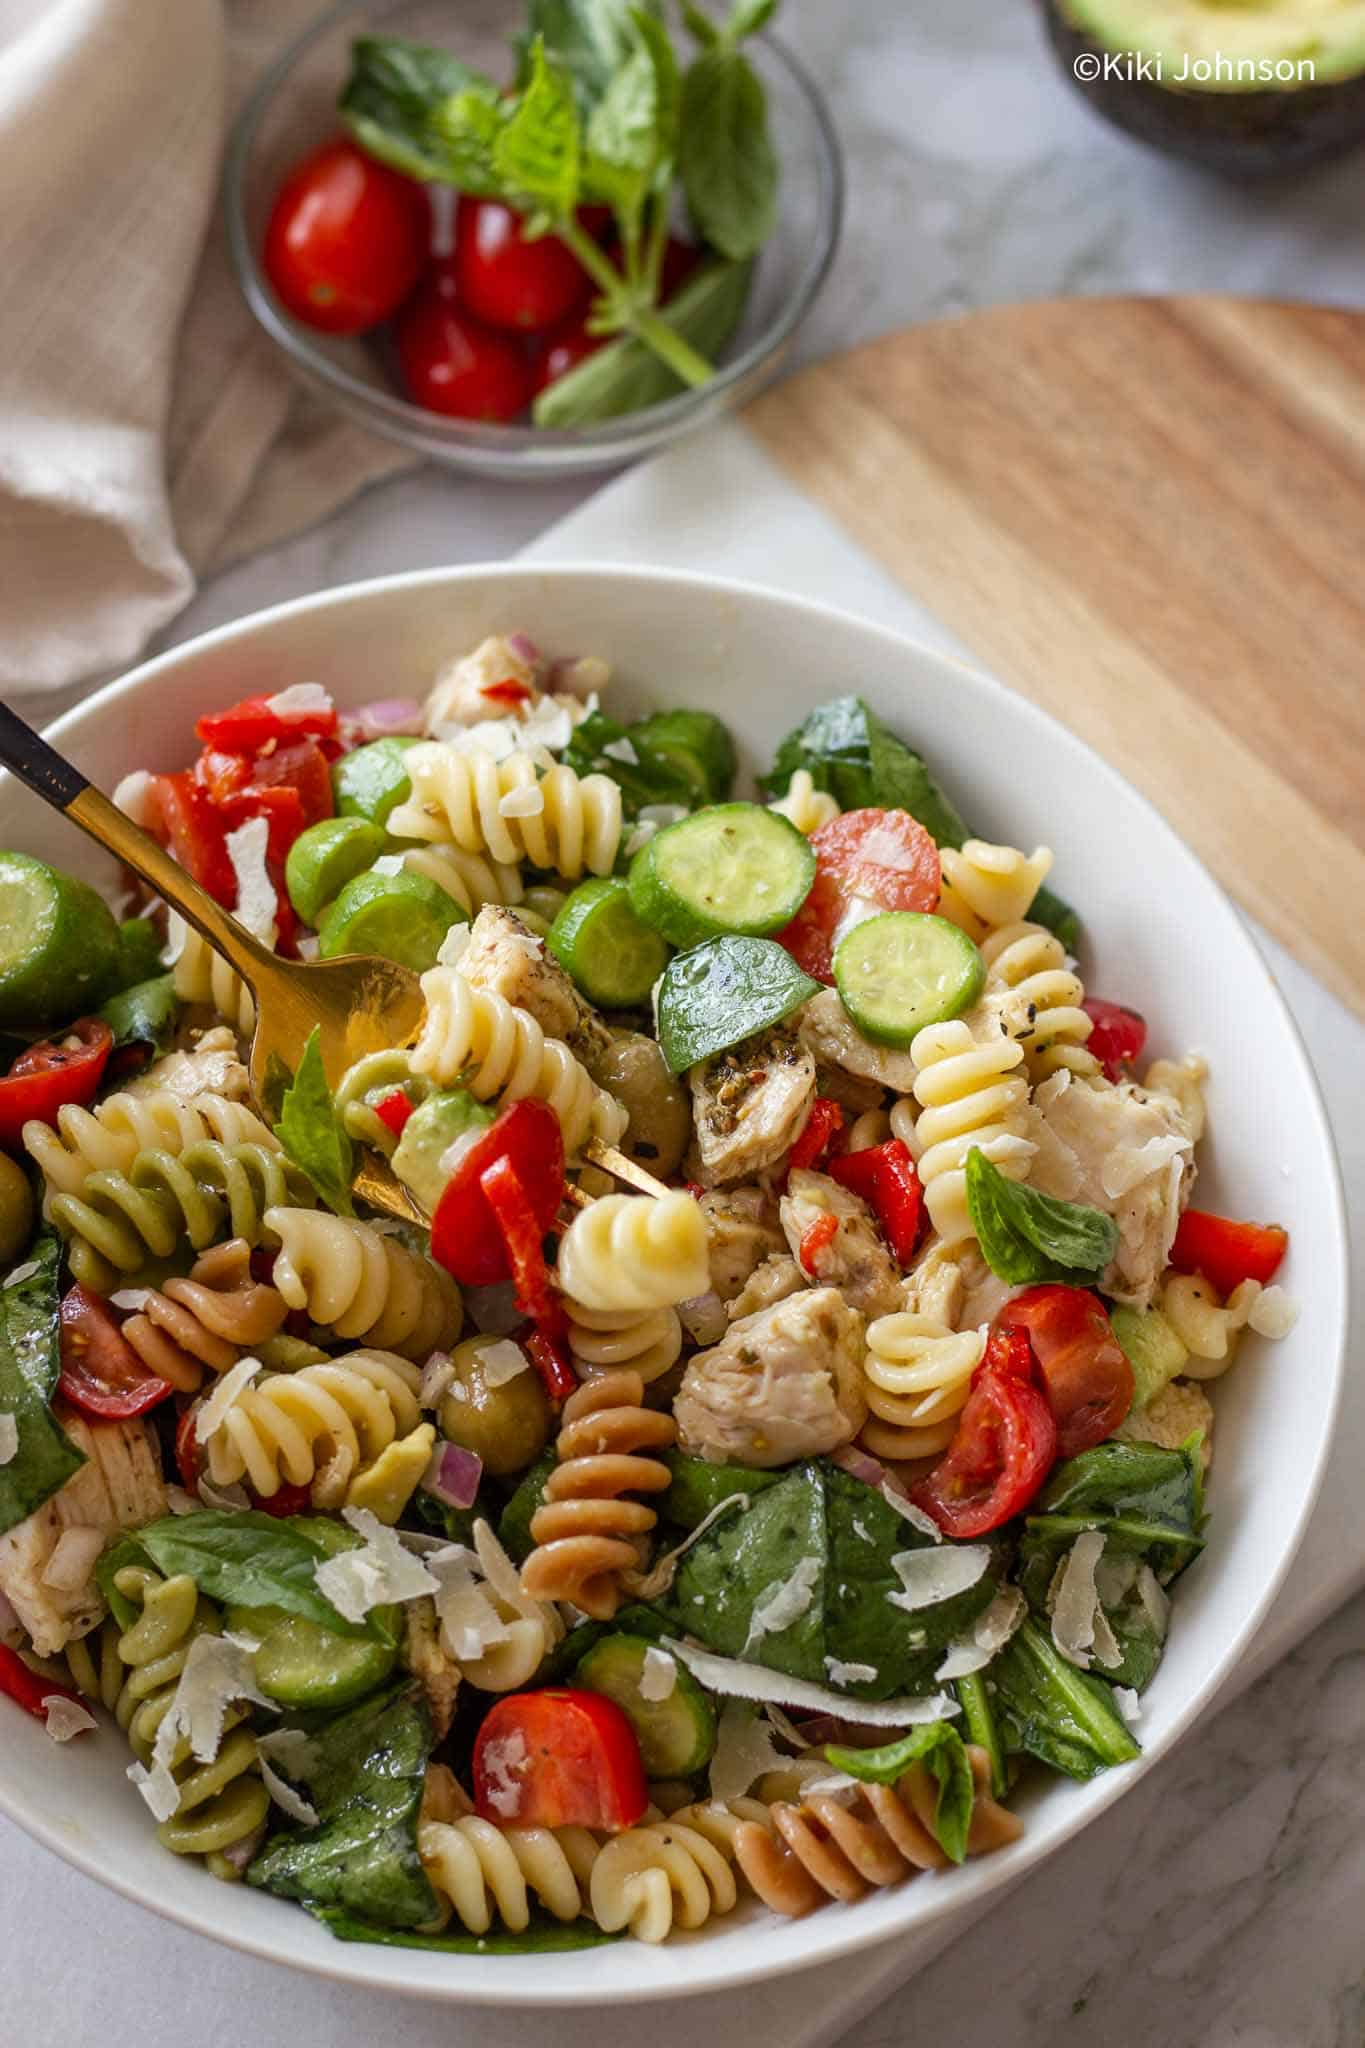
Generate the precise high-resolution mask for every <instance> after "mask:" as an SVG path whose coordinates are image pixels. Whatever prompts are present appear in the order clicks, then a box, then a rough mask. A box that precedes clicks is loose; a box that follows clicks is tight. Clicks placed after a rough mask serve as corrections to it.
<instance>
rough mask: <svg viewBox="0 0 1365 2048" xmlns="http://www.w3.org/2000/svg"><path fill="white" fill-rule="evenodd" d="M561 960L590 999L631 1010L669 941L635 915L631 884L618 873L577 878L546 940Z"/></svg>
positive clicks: (645, 996)
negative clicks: (584, 878)
mask: <svg viewBox="0 0 1365 2048" xmlns="http://www.w3.org/2000/svg"><path fill="white" fill-rule="evenodd" d="M546 944H547V945H548V946H549V948H550V951H551V952H552V953H553V954H554V956H555V959H556V960H557V961H558V962H559V964H560V966H561V967H563V968H565V969H566V970H567V972H568V973H570V974H571V975H572V976H573V978H574V980H575V981H576V982H577V983H578V986H579V987H580V988H581V989H582V991H583V993H584V995H585V996H586V997H587V999H588V1001H589V1002H590V1003H597V1004H598V1005H599V1006H600V1007H601V1008H602V1009H604V1010H633V1009H636V1008H638V1006H639V1005H640V1004H641V1003H647V1002H648V1001H649V992H650V990H651V989H652V988H653V986H654V984H655V982H656V981H657V980H658V979H659V976H660V975H661V974H662V973H663V971H664V969H665V967H667V965H668V950H669V949H668V942H667V941H666V940H665V939H663V938H661V937H660V935H659V933H658V932H656V931H655V930H654V929H653V927H652V926H651V925H647V924H645V923H644V922H643V921H642V920H641V918H640V917H639V916H637V914H636V911H635V907H634V905H633V904H632V902H631V900H630V889H629V887H628V886H627V884H626V883H625V882H624V881H622V880H621V878H620V877H619V876H617V875H604V876H602V877H601V878H600V879H595V880H593V881H591V882H580V883H579V885H578V887H577V888H576V889H575V890H574V892H573V894H572V895H571V896H570V897H569V899H568V901H567V902H566V903H565V904H564V906H563V908H562V909H561V910H560V911H559V914H558V915H557V916H556V918H555V921H554V923H553V924H552V925H551V926H550V934H549V937H548V939H547V940H546Z"/></svg>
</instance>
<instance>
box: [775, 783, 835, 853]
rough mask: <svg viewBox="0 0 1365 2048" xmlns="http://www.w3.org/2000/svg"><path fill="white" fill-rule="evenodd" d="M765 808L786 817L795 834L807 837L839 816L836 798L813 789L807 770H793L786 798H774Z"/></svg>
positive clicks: (823, 791) (824, 790) (813, 785)
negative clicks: (796, 832) (793, 827)
mask: <svg viewBox="0 0 1365 2048" xmlns="http://www.w3.org/2000/svg"><path fill="white" fill-rule="evenodd" d="M768 809H769V810H770V811H779V812H780V813H781V814H782V816H783V817H784V818H790V820H791V822H792V824H793V825H795V827H796V829H797V831H798V832H804V833H805V835H806V837H807V838H809V837H810V835H811V833H812V832H818V831H819V829H820V827H821V826H822V825H828V823H829V821H830V819H831V818H837V817H838V815H839V803H838V799H837V798H836V797H833V796H831V795H830V793H829V791H828V790H827V789H817V788H816V787H815V778H814V777H813V776H812V774H811V772H810V770H809V768H796V769H793V771H792V779H791V781H790V782H789V783H788V784H787V793H786V795H785V796H780V797H776V798H775V799H774V800H773V802H772V803H770V804H769V806H768Z"/></svg>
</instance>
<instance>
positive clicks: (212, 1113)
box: [23, 1091, 279, 1195]
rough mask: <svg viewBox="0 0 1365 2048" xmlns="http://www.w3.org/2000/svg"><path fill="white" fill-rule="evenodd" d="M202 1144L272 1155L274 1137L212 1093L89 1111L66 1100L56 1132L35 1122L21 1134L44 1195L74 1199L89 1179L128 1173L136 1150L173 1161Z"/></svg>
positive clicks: (136, 1098)
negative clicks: (260, 1149) (259, 1149)
mask: <svg viewBox="0 0 1365 2048" xmlns="http://www.w3.org/2000/svg"><path fill="white" fill-rule="evenodd" d="M205 1138H217V1139H219V1140H220V1141H221V1142H222V1143H223V1144H224V1145H264V1146H265V1147H266V1148H267V1150H269V1151H272V1152H276V1151H278V1150H279V1140H278V1139H277V1138H276V1136H275V1133H274V1132H273V1131H272V1130H270V1129H269V1128H268V1126H267V1125H265V1124H263V1123H262V1122H261V1119H260V1118H259V1117H258V1116H257V1115H256V1114H255V1113H254V1112H253V1111H252V1110H249V1109H247V1108H246V1106H245V1105H244V1104H243V1103H240V1102H229V1101H228V1099H227V1097H226V1096H224V1095H214V1094H203V1095H196V1096H195V1098H194V1100H193V1101H192V1102H182V1101H181V1100H180V1099H179V1097H178V1096H175V1095H171V1094H169V1093H167V1092H165V1091H157V1092H154V1093H152V1094H150V1095H134V1094H131V1093H128V1092H122V1093H119V1094H117V1095H107V1096H106V1097H105V1099H104V1101H103V1102H101V1103H98V1104H97V1105H96V1107H95V1108H94V1109H80V1108H78V1107H77V1105H76V1104H75V1103H73V1102H68V1103H66V1104H65V1105H64V1106H63V1107H62V1108H61V1109H59V1110H58V1112H57V1128H56V1129H55V1130H54V1129H53V1128H52V1126H51V1125H50V1124H45V1123H39V1122H37V1121H36V1120H34V1121H32V1122H30V1123H26V1124H25V1125H24V1130H23V1140H24V1149H25V1150H26V1151H27V1152H28V1154H29V1156H30V1158H31V1159H33V1160H34V1162H35V1163H36V1164H37V1166H38V1168H39V1171H40V1172H41V1173H42V1176H43V1179H44V1180H45V1181H46V1183H47V1186H48V1189H49V1191H55V1192H58V1193H61V1194H67V1195H78V1194H80V1192H81V1190H82V1189H83V1187H84V1185H85V1182H86V1179H87V1178H88V1176H89V1175H90V1174H92V1173H127V1171H128V1169H129V1168H130V1167H131V1165H132V1163H133V1161H134V1160H135V1159H136V1158H137V1155H138V1153H139V1152H169V1153H170V1154H171V1155H172V1156H173V1157H174V1156H177V1155H178V1154H180V1153H181V1152H184V1151H187V1150H188V1148H189V1147H190V1146H191V1145H197V1144H200V1143H202V1141H203V1140H204V1139H205Z"/></svg>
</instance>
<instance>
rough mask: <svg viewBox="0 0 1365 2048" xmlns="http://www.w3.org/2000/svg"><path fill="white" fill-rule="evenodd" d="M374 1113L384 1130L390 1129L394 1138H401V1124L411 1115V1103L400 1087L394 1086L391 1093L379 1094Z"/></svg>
mask: <svg viewBox="0 0 1365 2048" xmlns="http://www.w3.org/2000/svg"><path fill="white" fill-rule="evenodd" d="M374 1113H375V1115H376V1116H377V1117H378V1118H379V1121H380V1123H381V1124H383V1126H384V1128H385V1130H388V1131H392V1132H393V1135H394V1137H395V1138H401V1137H402V1135H403V1126H404V1124H405V1123H406V1122H407V1120H408V1118H409V1117H410V1116H411V1115H412V1104H411V1102H410V1101H409V1100H408V1098H407V1096H406V1095H405V1094H404V1093H403V1090H402V1089H401V1088H395V1089H394V1091H393V1093H392V1095H381V1096H380V1098H379V1100H378V1102H376V1104H375V1106H374Z"/></svg>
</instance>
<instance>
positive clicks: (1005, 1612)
mask: <svg viewBox="0 0 1365 2048" xmlns="http://www.w3.org/2000/svg"><path fill="white" fill-rule="evenodd" d="M1027 1613H1028V1602H1027V1600H1025V1598H1024V1596H1023V1594H1022V1593H1021V1592H1020V1590H1019V1588H1018V1587H1017V1586H1002V1587H1001V1588H1000V1591H999V1592H998V1593H997V1594H996V1596H995V1598H994V1600H992V1602H991V1604H990V1606H989V1607H988V1608H987V1609H986V1610H985V1612H984V1613H983V1614H979V1615H978V1616H977V1618H976V1620H975V1622H974V1623H973V1625H972V1627H971V1628H970V1629H968V1631H967V1633H966V1635H965V1636H959V1637H958V1638H957V1640H956V1642H952V1643H949V1645H948V1651H947V1655H946V1656H945V1657H944V1659H943V1662H942V1663H941V1664H940V1665H939V1667H938V1670H937V1671H936V1672H935V1673H934V1677H935V1679H936V1680H937V1681H938V1683H939V1684H940V1685H946V1684H947V1683H948V1681H949V1679H952V1678H970V1677H971V1675H972V1673H973V1672H974V1671H984V1670H985V1668H986V1666H987V1665H988V1664H989V1663H990V1661H991V1659H992V1657H995V1656H997V1655H998V1654H999V1652H1000V1651H1001V1650H1003V1649H1004V1647H1005V1645H1006V1643H1007V1642H1008V1641H1009V1639H1010V1637H1011V1636H1012V1635H1013V1634H1014V1631H1015V1630H1016V1629H1017V1628H1018V1626H1019V1624H1020V1622H1021V1621H1022V1620H1023V1618H1024V1616H1025V1615H1026V1614H1027Z"/></svg>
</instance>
